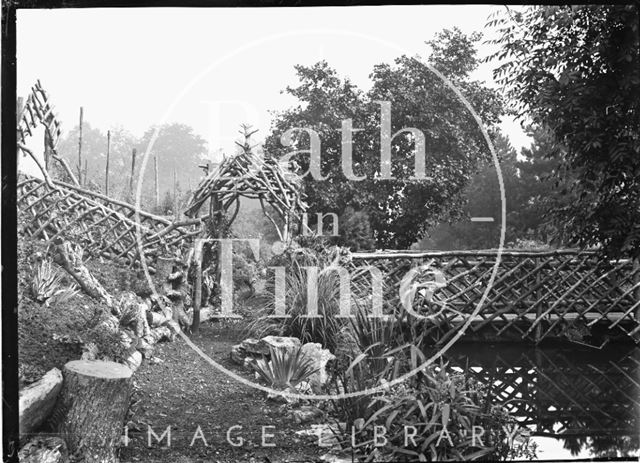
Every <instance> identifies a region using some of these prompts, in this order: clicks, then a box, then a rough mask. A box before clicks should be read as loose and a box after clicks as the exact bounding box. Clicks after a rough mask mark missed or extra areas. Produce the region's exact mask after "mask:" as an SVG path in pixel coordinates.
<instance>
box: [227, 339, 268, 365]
mask: <svg viewBox="0 0 640 463" xmlns="http://www.w3.org/2000/svg"><path fill="white" fill-rule="evenodd" d="M234 347H240V348H242V350H243V351H244V352H245V354H246V353H251V354H255V355H269V346H267V345H265V344H263V343H261V342H260V341H259V340H258V339H254V338H247V339H245V340H244V341H242V343H240V345H239V346H234ZM243 360H244V358H243Z"/></svg>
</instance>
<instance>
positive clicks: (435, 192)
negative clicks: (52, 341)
mask: <svg viewBox="0 0 640 463" xmlns="http://www.w3.org/2000/svg"><path fill="white" fill-rule="evenodd" d="M478 39H479V36H477V35H473V36H471V37H468V36H465V35H464V34H462V33H461V32H460V31H459V30H457V29H455V30H453V31H444V32H442V33H440V34H437V35H436V38H435V39H434V40H432V41H430V42H428V45H430V46H431V48H432V53H431V57H430V58H429V62H430V63H431V64H432V65H434V66H435V67H436V68H438V69H439V70H440V71H441V72H442V73H443V74H445V75H446V76H447V77H448V78H449V79H450V80H451V81H452V82H453V83H454V84H455V85H456V86H457V87H458V88H460V89H461V90H462V92H463V93H464V94H465V96H466V97H467V98H468V99H469V100H470V102H471V104H472V105H473V106H474V108H475V109H476V111H477V112H478V113H479V115H480V117H481V118H482V119H483V121H484V122H485V124H486V125H488V126H489V127H493V126H494V125H495V124H496V123H497V122H498V118H499V116H500V115H501V114H502V105H501V100H500V98H499V96H498V94H497V93H496V92H494V91H492V90H489V89H487V88H485V87H483V86H482V85H481V84H479V83H478V82H473V81H471V80H470V79H469V73H470V72H471V71H472V70H473V69H475V67H476V66H477V60H476V51H475V48H474V42H475V41H477V40H478ZM296 70H297V73H298V77H299V79H300V85H299V86H297V87H295V88H291V87H288V88H287V92H288V93H289V94H291V95H293V96H294V97H296V98H297V99H298V100H299V101H300V105H298V106H297V107H294V108H291V109H289V110H288V111H285V112H282V113H280V114H277V117H276V119H275V121H274V124H273V127H272V133H271V135H270V136H269V137H268V138H267V140H266V142H265V151H266V152H268V153H270V154H273V155H275V156H278V157H279V156H283V155H285V154H287V153H291V152H292V151H294V150H303V149H307V147H308V146H309V135H308V134H307V133H303V132H302V131H297V132H295V133H294V134H293V135H292V137H291V138H292V140H291V141H292V143H291V144H290V146H287V147H284V146H282V144H281V139H280V138H281V136H282V135H283V134H284V133H286V131H287V130H289V129H292V128H296V127H304V128H310V129H313V130H315V131H316V132H317V133H318V134H319V138H320V140H321V153H322V162H321V174H322V175H323V176H324V177H325V179H323V180H318V179H315V178H313V176H312V175H311V174H310V173H307V174H306V175H305V176H304V188H305V193H306V195H307V201H308V203H309V205H310V210H311V212H322V213H328V212H334V213H337V214H338V215H339V216H342V215H343V213H344V211H345V210H346V209H347V207H352V208H353V210H356V211H364V212H366V214H367V215H368V217H369V220H370V223H371V228H372V231H373V236H374V239H375V240H376V244H377V246H378V247H395V248H406V247H408V246H409V245H411V244H412V243H413V242H415V241H416V239H417V238H419V237H420V236H422V235H423V234H424V232H425V230H426V229H427V227H428V226H429V225H430V224H432V223H434V222H435V221H436V220H437V219H438V217H439V216H441V215H443V214H444V213H445V212H447V211H448V210H450V209H452V208H453V209H455V208H457V207H459V204H458V203H459V194H460V192H461V190H462V189H463V187H464V186H465V184H466V183H467V182H468V180H469V178H470V176H471V174H472V173H473V172H474V171H475V168H476V165H477V163H478V162H479V160H482V159H488V157H489V150H488V147H487V146H486V143H485V141H484V139H483V137H482V133H481V131H480V130H479V128H478V126H477V123H476V122H475V120H474V119H473V117H472V116H471V114H470V113H469V112H468V110H467V109H466V108H465V107H464V105H463V104H462V103H461V102H460V101H459V100H458V98H457V97H456V95H455V93H454V92H452V91H451V90H450V89H449V88H448V87H446V85H445V84H444V83H443V82H442V81H441V80H440V79H439V78H438V77H437V76H436V75H435V74H434V73H432V72H430V71H429V70H428V68H427V67H426V66H425V65H424V64H423V63H422V62H421V61H420V60H419V59H418V58H412V57H407V56H401V57H399V58H398V59H396V60H395V62H394V64H393V65H389V64H380V65H378V66H375V67H374V70H373V72H372V74H371V76H370V78H371V80H372V84H373V85H372V87H371V89H370V90H369V91H368V92H363V91H362V90H360V89H358V88H357V87H356V86H355V85H354V84H353V83H351V82H350V81H349V80H348V79H341V78H339V77H338V76H337V74H336V72H335V71H334V70H333V69H331V68H330V67H329V65H328V63H326V62H324V61H323V62H319V63H317V64H315V65H314V66H311V67H304V66H296ZM381 101H388V102H390V103H391V130H390V133H391V134H394V133H396V132H397V131H399V130H401V129H404V128H408V127H412V128H416V129H419V130H420V131H422V133H423V134H424V138H425V146H426V177H427V178H426V179H412V178H411V177H412V176H414V151H415V150H414V146H415V139H414V136H409V135H407V134H406V133H403V134H402V135H399V136H397V137H394V138H393V140H392V144H391V153H392V160H393V161H392V166H391V174H392V176H393V177H394V178H393V179H387V178H382V177H383V175H382V173H383V170H382V166H381V161H380V158H381V147H382V146H383V145H382V143H384V142H385V141H389V140H388V139H385V140H382V141H381V137H382V136H381V113H382V106H383V105H382V103H380V102H381ZM346 119H351V120H352V127H353V128H354V129H361V131H358V132H356V133H354V134H353V144H352V148H353V173H354V175H356V176H365V177H366V179H364V180H360V181H356V180H350V179H348V178H347V177H346V176H345V174H344V173H343V171H342V162H341V161H342V157H341V156H342V135H341V133H340V131H339V129H340V128H341V127H342V121H344V120H346ZM294 159H295V161H296V163H297V165H298V167H299V171H300V172H301V173H304V172H306V171H307V170H308V169H309V164H310V163H309V156H308V155H306V154H302V155H301V154H298V155H296V156H295V157H294ZM313 215H314V214H310V217H311V216H313Z"/></svg>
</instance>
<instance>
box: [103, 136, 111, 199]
mask: <svg viewBox="0 0 640 463" xmlns="http://www.w3.org/2000/svg"><path fill="white" fill-rule="evenodd" d="M110 148H111V131H110V130H107V166H106V168H105V172H104V195H105V196H109V155H110Z"/></svg>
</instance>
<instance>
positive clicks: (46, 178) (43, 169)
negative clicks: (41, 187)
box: [18, 143, 58, 190]
mask: <svg viewBox="0 0 640 463" xmlns="http://www.w3.org/2000/svg"><path fill="white" fill-rule="evenodd" d="M18 148H19V149H21V150H22V151H24V152H25V153H27V154H28V155H29V156H31V159H33V160H34V162H35V163H36V164H37V166H38V168H39V169H40V171H41V172H42V176H43V177H44V181H45V182H46V183H47V186H48V187H49V188H51V189H52V190H57V189H58V187H56V186H55V185H54V184H53V182H52V181H51V177H49V173H48V172H47V169H45V167H44V166H43V165H42V163H41V162H40V159H38V158H37V156H36V155H34V154H33V152H32V151H31V150H30V149H29V148H27V147H26V146H24V145H23V144H22V143H18Z"/></svg>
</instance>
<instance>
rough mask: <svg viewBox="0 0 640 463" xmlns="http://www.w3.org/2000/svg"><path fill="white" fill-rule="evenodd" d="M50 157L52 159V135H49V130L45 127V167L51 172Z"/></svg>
mask: <svg viewBox="0 0 640 463" xmlns="http://www.w3.org/2000/svg"><path fill="white" fill-rule="evenodd" d="M50 159H51V136H50V135H49V131H48V130H47V129H46V128H45V130H44V168H45V170H46V171H47V172H49V164H50V162H49V161H50Z"/></svg>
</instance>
